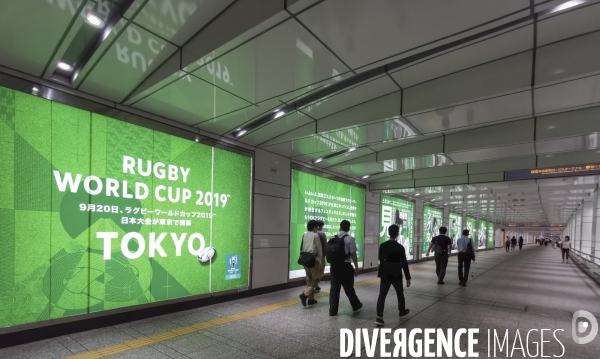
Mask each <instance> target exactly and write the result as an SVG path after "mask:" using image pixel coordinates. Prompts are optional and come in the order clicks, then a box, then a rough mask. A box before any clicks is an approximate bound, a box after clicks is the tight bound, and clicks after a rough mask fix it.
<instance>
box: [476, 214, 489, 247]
mask: <svg viewBox="0 0 600 359" xmlns="http://www.w3.org/2000/svg"><path fill="white" fill-rule="evenodd" d="M487 234H488V232H487V222H486V221H484V220H481V219H480V220H479V228H478V229H477V248H479V249H483V248H487Z"/></svg>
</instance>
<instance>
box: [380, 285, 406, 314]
mask: <svg viewBox="0 0 600 359" xmlns="http://www.w3.org/2000/svg"><path fill="white" fill-rule="evenodd" d="M392 285H393V286H394V289H395V290H396V295H397V296H398V311H400V312H403V311H404V310H405V309H406V302H405V300H404V289H403V288H402V278H397V279H388V278H381V284H380V285H379V298H377V316H378V317H383V308H384V306H385V297H387V294H388V291H389V290H390V286H392Z"/></svg>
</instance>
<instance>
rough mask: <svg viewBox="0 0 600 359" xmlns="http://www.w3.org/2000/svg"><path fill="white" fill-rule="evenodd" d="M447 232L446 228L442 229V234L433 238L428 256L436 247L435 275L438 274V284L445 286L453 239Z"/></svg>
mask: <svg viewBox="0 0 600 359" xmlns="http://www.w3.org/2000/svg"><path fill="white" fill-rule="evenodd" d="M447 232H448V229H447V228H446V227H440V234H439V235H438V236H435V237H433V239H432V240H431V243H430V244H429V249H427V254H426V256H427V257H429V252H430V251H431V248H432V247H433V246H435V248H434V251H435V252H434V253H435V256H434V258H435V274H437V277H438V284H444V277H445V276H446V267H447V266H448V257H449V256H450V248H452V239H450V237H448V236H446V233H447Z"/></svg>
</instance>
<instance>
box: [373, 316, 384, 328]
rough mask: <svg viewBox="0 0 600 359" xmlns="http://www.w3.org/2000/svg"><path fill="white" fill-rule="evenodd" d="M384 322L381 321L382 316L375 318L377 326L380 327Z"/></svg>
mask: <svg viewBox="0 0 600 359" xmlns="http://www.w3.org/2000/svg"><path fill="white" fill-rule="evenodd" d="M384 324H385V322H384V321H383V318H377V319H375V325H377V326H378V327H381V326H383V325H384Z"/></svg>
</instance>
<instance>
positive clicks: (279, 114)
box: [275, 111, 285, 118]
mask: <svg viewBox="0 0 600 359" xmlns="http://www.w3.org/2000/svg"><path fill="white" fill-rule="evenodd" d="M283 115H285V112H283V111H279V112H277V113H276V114H275V118H279V117H281V116H283Z"/></svg>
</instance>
